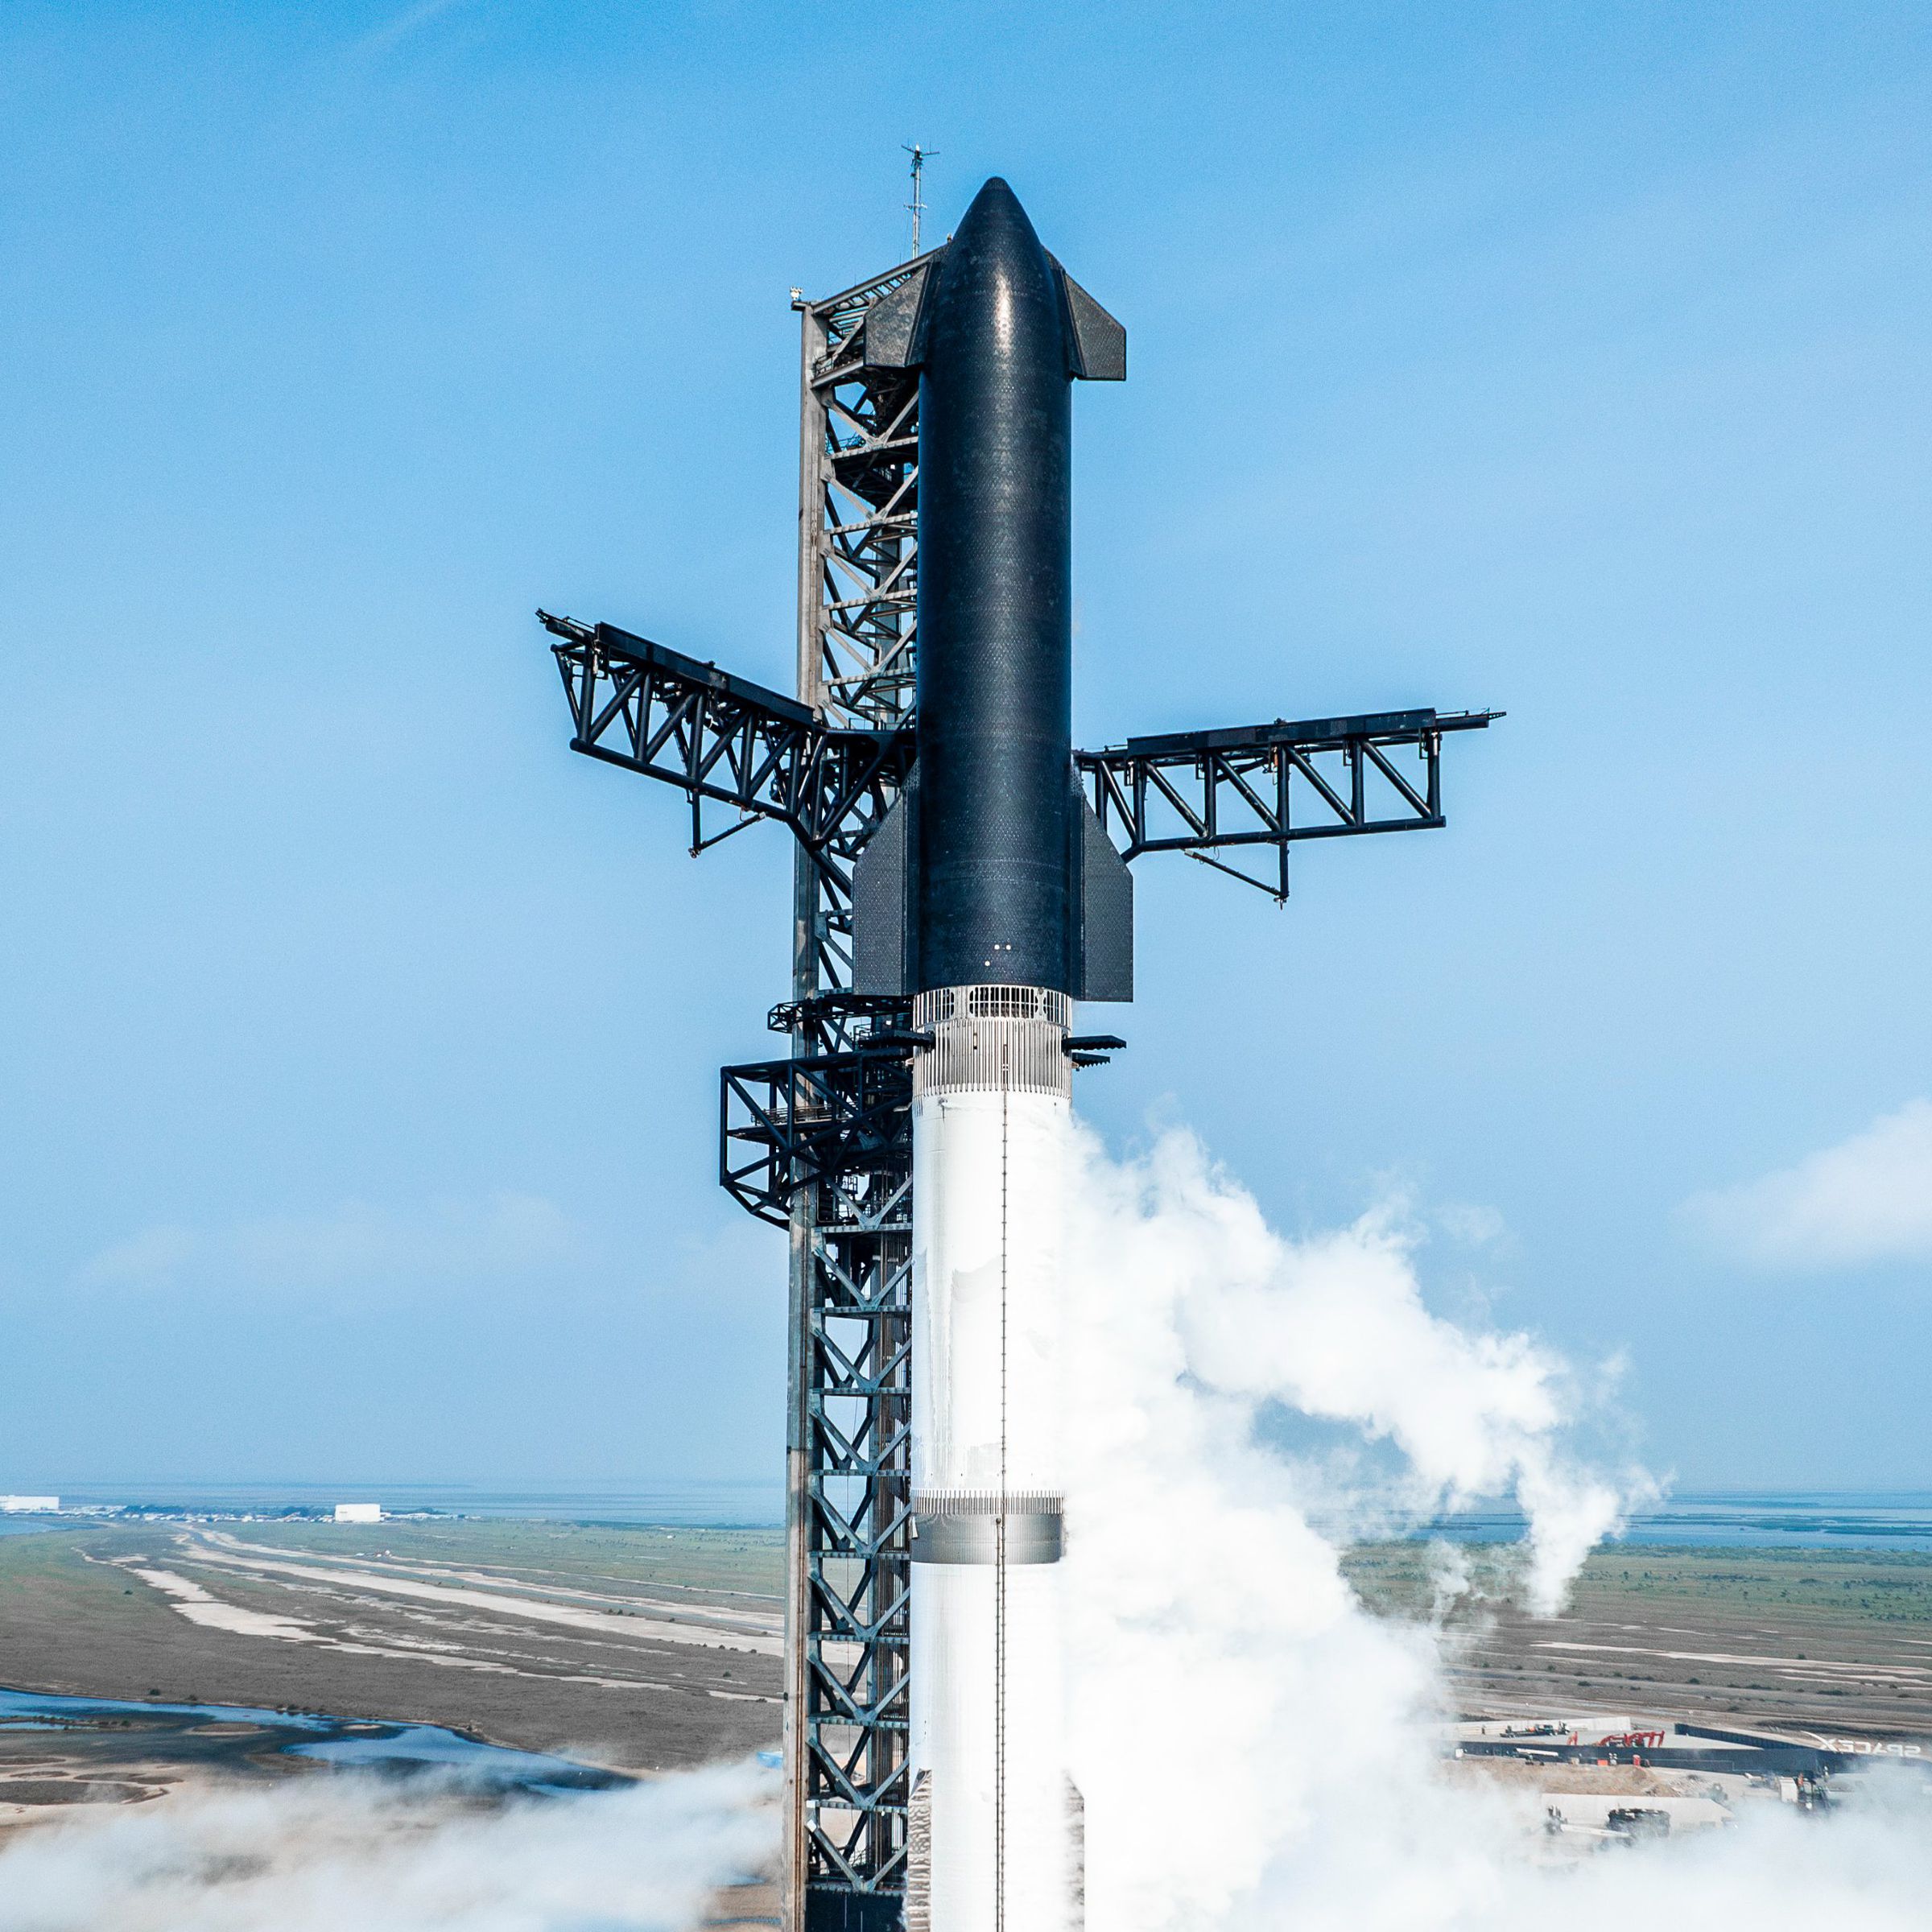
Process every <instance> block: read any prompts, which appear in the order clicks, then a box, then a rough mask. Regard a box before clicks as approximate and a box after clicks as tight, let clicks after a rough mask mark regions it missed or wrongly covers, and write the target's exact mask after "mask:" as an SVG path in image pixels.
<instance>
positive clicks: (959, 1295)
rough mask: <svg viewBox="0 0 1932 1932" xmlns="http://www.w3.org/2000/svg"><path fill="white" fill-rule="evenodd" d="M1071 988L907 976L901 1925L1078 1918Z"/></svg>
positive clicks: (937, 1929) (929, 1929) (934, 1931)
mask: <svg viewBox="0 0 1932 1932" xmlns="http://www.w3.org/2000/svg"><path fill="white" fill-rule="evenodd" d="M1070 1017H1071V1001H1069V1000H1068V999H1067V996H1066V995H1065V994H1064V993H1051V992H1047V991H1045V990H1042V989H1039V988H1036V987H1031V986H970V987H966V986H961V987H947V988H942V989H939V990H938V991H935V992H932V993H922V994H921V995H920V996H919V999H918V1001H917V1002H916V1004H915V1006H914V1025H915V1026H917V1027H918V1028H919V1030H921V1031H923V1032H927V1033H930V1034H931V1036H932V1039H933V1045H932V1047H931V1048H930V1049H929V1050H928V1051H926V1052H925V1053H923V1054H922V1055H920V1056H919V1060H918V1062H917V1063H916V1064H915V1067H914V1076H913V1079H914V1086H913V1094H914V1098H913V1128H912V1135H913V1203H914V1206H913V1262H912V1270H913V1272H912V1282H913V1286H912V1307H913V1347H912V1360H913V1379H912V1490H913V1511H914V1525H915V1528H914V1540H913V1553H912V1554H913V1561H912V1670H911V1682H912V1736H911V1747H910V1761H911V1769H912V1801H911V1802H912V1820H911V1831H910V1861H909V1862H910V1872H909V1876H908V1883H907V1888H906V1926H907V1928H908V1932H994V1929H995V1928H997V1929H998V1932H1066V1928H1067V1927H1068V1926H1079V1925H1080V1922H1081V1894H1082V1889H1083V1872H1082V1862H1083V1860H1082V1845H1081V1829H1080V1798H1079V1796H1078V1794H1077V1793H1076V1792H1075V1789H1074V1786H1073V1783H1072V1781H1071V1778H1070V1777H1069V1776H1068V1775H1067V1754H1066V1746H1065V1728H1066V1719H1065V1692H1064V1687H1063V1669H1062V1657H1061V1649H1062V1637H1061V1628H1060V1625H1061V1606H1060V1593H1061V1572H1060V1557H1061V1552H1062V1549H1063V1534H1062V1527H1061V1524H1062V1507H1063V1502H1062V1498H1063V1480H1064V1479H1063V1465H1062V1451H1061V1439H1060V1437H1061V1418H1062V1414H1063V1398H1062V1392H1061V1373H1062V1360H1063V1349H1064V1341H1063V1325H1064V1299H1065V1298H1064V1294H1063V1281H1062V1256H1063V1249H1064V1245H1065V1236H1064V1220H1065V1212H1066V1193H1065V1191H1066V1174H1067V1137H1068V1129H1069V1126H1070V1124H1071V1097H1070V1096H1071V1063H1070V1061H1069V1059H1068V1058H1067V1051H1066V1040H1067V1023H1068V1020H1069V1018H1070Z"/></svg>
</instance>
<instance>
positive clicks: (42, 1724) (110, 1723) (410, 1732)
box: [0, 1691, 630, 1793]
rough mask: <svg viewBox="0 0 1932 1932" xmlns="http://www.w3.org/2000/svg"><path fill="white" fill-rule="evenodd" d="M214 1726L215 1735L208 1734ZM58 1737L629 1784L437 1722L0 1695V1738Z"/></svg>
mask: <svg viewBox="0 0 1932 1932" xmlns="http://www.w3.org/2000/svg"><path fill="white" fill-rule="evenodd" d="M211 1725H219V1726H221V1727H222V1728H221V1730H220V1731H219V1732H211V1731H210V1730H209V1729H208V1727H209V1726H211ZM23 1731H44V1732H59V1733H60V1735H61V1736H62V1738H63V1740H64V1742H65V1741H66V1740H72V1741H74V1742H75V1743H76V1744H93V1746H95V1747H96V1748H97V1751H98V1750H105V1751H107V1752H113V1753H115V1754H117V1755H126V1754H129V1753H130V1746H132V1747H135V1748H136V1749H137V1750H138V1753H139V1754H141V1755H144V1756H151V1755H157V1754H158V1755H160V1756H163V1757H171V1758H175V1759H178V1760H179V1761H182V1762H184V1763H196V1764H200V1765H208V1766H211V1767H212V1766H226V1767H227V1768H229V1769H237V1768H240V1767H241V1766H242V1765H244V1764H245V1763H250V1762H252V1763H254V1764H257V1765H259V1763H260V1761H262V1759H263V1758H265V1757H281V1756H285V1757H304V1758H313V1759H316V1760H317V1761H320V1762H321V1763H324V1764H328V1765H341V1766H343V1767H345V1768H347V1767H351V1766H353V1767H356V1768H357V1769H379V1770H386V1771H395V1772H408V1771H428V1770H438V1771H444V1772H454V1773H457V1774H458V1775H459V1776H460V1777H461V1778H462V1779H463V1781H464V1783H465V1784H477V1785H483V1786H485V1787H487V1788H488V1789H489V1790H496V1791H506V1792H507V1791H542V1792H552V1793H560V1792H565V1791H601V1790H609V1788H610V1787H612V1786H613V1785H622V1784H628V1783H630V1779H628V1778H625V1777H620V1776H619V1775H618V1774H617V1773H615V1772H611V1771H603V1770H600V1769H597V1768H596V1767H595V1766H593V1765H579V1764H573V1763H572V1761H570V1760H569V1759H568V1758H564V1757H548V1756H546V1755H544V1754H543V1753H542V1752H534V1751H512V1750H509V1749H506V1748H504V1747H502V1746H501V1745H497V1744H480V1743H478V1742H477V1740H476V1739H474V1738H471V1737H464V1736H463V1735H462V1734H461V1733H460V1732H456V1731H447V1730H444V1728H442V1727H441V1726H440V1725H439V1724H382V1723H377V1722H374V1721H371V1720H369V1719H361V1718H347V1717H328V1716H324V1715H317V1714H315V1713H312V1712H307V1711H299V1712H298V1711H266V1710H258V1709H255V1708H254V1707H250V1706H248V1705H245V1704H164V1703H160V1702H159V1701H155V1702H153V1703H145V1702H139V1701H136V1700H134V1699H117V1698H108V1697H55V1696H52V1695H47V1693H44V1692H42V1691H0V1732H23Z"/></svg>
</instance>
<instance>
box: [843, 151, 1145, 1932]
mask: <svg viewBox="0 0 1932 1932" xmlns="http://www.w3.org/2000/svg"><path fill="white" fill-rule="evenodd" d="M865 353H866V358H867V361H869V362H870V363H872V364H873V365H886V366H890V367H899V368H904V369H917V370H918V371H919V689H918V704H917V711H916V716H917V720H918V733H919V737H918V743H919V755H918V759H917V762H916V765H915V766H914V771H913V774H912V779H911V782H910V784H909V785H908V786H907V788H906V791H905V792H904V793H903V794H902V797H901V799H900V801H899V803H898V805H897V806H896V807H894V810H893V811H892V813H891V814H890V816H889V817H888V818H887V819H886V822H885V824H883V825H882V826H881V828H880V829H879V831H878V832H877V834H876V835H875V836H874V837H873V840H872V841H871V842H870V844H869V845H868V847H867V848H866V850H865V853H864V855H863V857H861V861H860V864H859V866H858V869H857V876H856V877H855V880H854V884H853V901H852V903H853V915H854V945H855V962H854V973H853V983H854V985H855V987H856V988H857V990H859V991H861V992H870V993H898V994H901V995H907V996H910V997H911V999H912V1002H913V1026H914V1035H915V1038H918V1039H919V1042H920V1048H921V1050H920V1051H919V1053H918V1055H917V1057H916V1059H915V1061H914V1067H913V1094H914V1099H913V1173H914V1184H913V1201H914V1208H913V1250H914V1253H913V1276H912V1320H913V1357H912V1360H913V1368H912V1375H913V1385H912V1487H913V1498H912V1507H913V1513H914V1540H913V1546H912V1554H913V1563H912V1618H911V1629H912V1637H911V1641H912V1660H911V1662H912V1667H911V1695H912V1707H911V1735H910V1752H909V1757H910V1771H911V1779H912V1782H911V1790H910V1810H911V1820H910V1833H909V1838H910V1872H909V1878H908V1885H907V1894H906V1922H907V1927H908V1932H1065V1928H1067V1927H1068V1926H1077V1925H1079V1924H1080V1921H1081V1917H1082V1912H1081V1898H1082V1893H1083V1889H1084V1880H1083V1864H1084V1859H1083V1852H1082V1831H1081V1805H1080V1794H1079V1793H1078V1791H1077V1790H1076V1789H1075V1785H1074V1783H1073V1781H1072V1779H1071V1776H1070V1775H1069V1769H1068V1765H1067V1746H1066V1739H1065V1712H1064V1695H1065V1694H1064V1686H1063V1654H1062V1653H1063V1633H1062V1627H1061V1625H1062V1606H1061V1594H1062V1557H1063V1552H1064V1549H1065V1538H1064V1534H1063V1492H1064V1483H1065V1473H1064V1468H1063V1448H1064V1445H1063V1439H1062V1430H1063V1412H1064V1407H1065V1398H1064V1393H1063V1387H1062V1382H1063V1371H1064V1367H1065V1364H1066V1361H1067V1352H1068V1350H1069V1348H1071V1347H1073V1346H1075V1345H1076V1342H1075V1338H1074V1337H1072V1336H1071V1335H1069V1334H1068V1332H1067V1321H1066V1313H1065V1307H1064V1299H1065V1296H1064V1283H1063V1249H1064V1235H1063V1222H1064V1219H1065V1210H1066V1199H1065V1196H1066V1189H1067V1178H1068V1154H1067V1141H1068V1128H1069V1121H1070V1100H1071V1071H1072V1065H1073V1062H1072V1059H1071V1053H1070V1048H1069V1040H1070V1035H1071V1028H1072V1019H1073V1009H1074V1004H1075V1001H1080V1000H1125V999H1128V998H1130V997H1132V993H1133V931H1132V928H1133V897H1132V886H1131V884H1130V881H1129V875H1128V873H1127V869H1126V867H1125V865H1124V864H1123V862H1122V861H1121V858H1120V857H1119V856H1118V854H1117V852H1115V851H1114V849H1113V845H1112V844H1111V843H1110V842H1109V840H1108V838H1107V837H1106V836H1105V834H1104V832H1102V830H1101V828H1100V825H1099V824H1098V822H1097V820H1096V819H1095V818H1094V816H1093V814H1092V810H1091V808H1090V807H1088V804H1087V803H1086V800H1085V799H1084V795H1083V794H1082V791H1081V789H1080V786H1079V784H1078V782H1077V781H1076V778H1075V769H1074V762H1073V747H1072V737H1071V700H1072V622H1071V616H1072V582H1071V383H1072V382H1073V381H1074V380H1075V379H1076V378H1084V379H1088V380H1102V381H1118V380H1120V379H1121V378H1124V377H1125V374H1126V336H1125V331H1124V330H1123V329H1122V328H1121V325H1120V324H1118V323H1117V322H1116V321H1115V320H1114V319H1113V317H1112V316H1109V315H1108V313H1107V312H1106V311H1105V310H1104V309H1103V308H1100V305H1099V304H1098V303H1096V302H1095V301H1094V300H1093V299H1092V297H1091V296H1090V295H1088V294H1087V293H1086V291H1084V289H1082V288H1081V287H1080V286H1079V284H1078V283H1075V282H1074V281H1073V280H1072V279H1071V277H1069V276H1068V275H1067V274H1066V272H1065V271H1064V270H1063V269H1062V268H1061V267H1060V266H1059V263H1058V262H1056V261H1055V259H1054V258H1053V257H1052V256H1051V255H1050V254H1048V253H1047V250H1045V249H1044V248H1043V247H1042V246H1041V243H1040V240H1039V237H1038V235H1037V234H1035V233H1034V229H1033V225H1032V224H1031V222H1030V221H1028V220H1027V218H1026V212H1025V211H1024V209H1022V208H1021V206H1020V204H1019V203H1018V200H1016V199H1015V198H1014V196H1013V192H1012V190H1011V189H1010V188H1008V186H1007V185H1006V184H1005V182H1004V181H1001V180H997V179H996V180H991V181H989V182H988V183H987V184H986V185H985V187H984V188H982V189H981V190H980V193H979V195H978V196H977V197H976V200H974V202H973V204H972V207H971V208H970V209H969V210H968V213H967V214H966V217H965V218H964V221H962V222H961V223H960V227H959V229H958V231H957V233H956V234H955V235H954V236H953V237H952V240H951V241H949V242H947V245H946V246H945V247H944V248H943V250H939V251H938V252H937V253H936V254H934V255H931V256H930V257H928V258H926V260H925V261H924V262H923V264H922V266H920V267H919V269H918V270H916V271H915V273H914V275H911V276H910V278H908V279H907V280H906V283H903V284H902V286H901V287H900V288H899V289H898V290H897V291H894V294H893V295H891V296H890V297H888V298H887V299H886V300H885V301H884V302H882V303H880V304H879V305H878V306H877V308H875V309H874V311H873V314H872V315H871V316H870V317H869V319H868V321H867V324H866V345H865Z"/></svg>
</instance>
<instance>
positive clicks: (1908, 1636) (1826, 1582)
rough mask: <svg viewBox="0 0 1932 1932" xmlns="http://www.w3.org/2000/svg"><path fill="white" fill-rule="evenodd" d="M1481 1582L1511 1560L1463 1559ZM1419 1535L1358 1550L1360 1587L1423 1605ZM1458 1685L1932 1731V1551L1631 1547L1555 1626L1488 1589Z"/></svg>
mask: <svg viewBox="0 0 1932 1932" xmlns="http://www.w3.org/2000/svg"><path fill="white" fill-rule="evenodd" d="M1465 1554H1467V1555H1468V1558H1470V1560H1471V1563H1472V1568H1473V1570H1474V1572H1475V1575H1476V1579H1477V1581H1478V1584H1479V1587H1488V1588H1491V1589H1493V1588H1495V1587H1497V1586H1499V1585H1500V1583H1501V1581H1502V1580H1503V1575H1504V1573H1505V1571H1507V1569H1508V1567H1509V1565H1510V1564H1511V1563H1513V1561H1514V1558H1513V1555H1512V1554H1511V1553H1509V1551H1508V1550H1504V1549H1501V1548H1498V1547H1495V1546H1491V1547H1488V1548H1483V1547H1478V1548H1476V1549H1473V1550H1468V1551H1467V1552H1466V1553H1465ZM1427 1563H1428V1559H1427V1556H1426V1551H1424V1550H1422V1549H1421V1548H1419V1547H1418V1546H1416V1545H1414V1544H1401V1545H1381V1546H1372V1547H1367V1548H1364V1549H1360V1550H1356V1551H1354V1552H1352V1554H1351V1555H1350V1557H1349V1558H1348V1566H1347V1567H1348V1572H1349V1575H1350V1576H1351V1578H1352V1579H1353V1581H1354V1582H1355V1583H1356V1588H1357V1589H1358V1590H1359V1591H1360V1593H1361V1595H1362V1596H1363V1597H1364V1600H1367V1601H1368V1602H1369V1603H1370V1604H1372V1605H1373V1606H1374V1607H1376V1608H1378V1609H1381V1610H1383V1611H1385V1612H1389V1613H1392V1614H1406V1615H1413V1614H1416V1613H1418V1612H1426V1609H1427V1608H1428V1605H1429V1602H1430V1594H1431V1591H1430V1580H1429V1574H1428V1567H1427ZM1447 1632H1448V1635H1449V1638H1450V1645H1451V1656H1452V1657H1453V1659H1454V1666H1455V1668H1454V1682H1455V1687H1456V1689H1457V1691H1459V1694H1460V1695H1462V1696H1463V1698H1464V1699H1465V1700H1466V1701H1467V1702H1468V1703H1471V1704H1472V1705H1473V1704H1476V1703H1488V1704H1489V1705H1491V1706H1492V1707H1495V1708H1496V1709H1498V1710H1507V1711H1529V1710H1532V1709H1535V1708H1538V1707H1543V1706H1546V1705H1548V1704H1550V1703H1563V1702H1571V1703H1576V1702H1582V1703H1596V1704H1598V1705H1602V1704H1604V1703H1618V1704H1623V1703H1629V1704H1630V1705H1632V1706H1633V1707H1637V1708H1641V1709H1642V1710H1644V1711H1649V1712H1651V1713H1653V1714H1655V1715H1663V1716H1672V1717H1682V1718H1686V1719H1691V1720H1693V1721H1697V1720H1703V1721H1707V1722H1714V1723H1721V1722H1722V1721H1724V1719H1730V1720H1732V1721H1742V1722H1744V1723H1747V1724H1766V1725H1773V1726H1779V1727H1782V1728H1789V1729H1795V1730H1810V1731H1818V1732H1827V1733H1829V1734H1831V1735H1843V1736H1854V1737H1865V1738H1897V1739H1910V1740H1932V1554H1926V1555H1919V1554H1915V1553H1907V1552H1897V1551H1890V1550H1704V1549H1699V1550H1686V1549H1681V1548H1676V1547H1666V1546H1655V1545H1651V1546H1640V1545H1633V1544H1619V1545H1615V1546H1611V1547H1610V1548H1608V1549H1604V1550H1599V1551H1597V1552H1596V1554H1595V1555H1593V1556H1592V1557H1591V1558H1590V1560H1589V1562H1588V1563H1587V1564H1586V1565H1585V1567H1584V1569H1583V1575H1582V1576H1581V1577H1580V1578H1579V1580H1578V1583H1577V1586H1576V1588H1575V1591H1574V1593H1573V1595H1572V1597H1571V1603H1570V1605H1569V1607H1568V1608H1567V1610H1566V1612H1565V1613H1564V1614H1563V1616H1562V1617H1560V1618H1558V1619H1554V1620H1547V1621H1544V1620H1537V1619H1534V1618H1530V1617H1528V1616H1524V1615H1523V1614H1522V1613H1521V1612H1520V1611H1517V1610H1513V1609H1510V1608H1507V1607H1504V1606H1501V1605H1499V1604H1495V1603H1493V1602H1486V1601H1484V1600H1482V1599H1481V1598H1480V1597H1479V1598H1478V1599H1477V1600H1475V1601H1473V1602H1468V1603H1465V1604H1461V1605H1459V1606H1458V1607H1457V1608H1455V1610H1454V1611H1453V1612H1451V1615H1450V1616H1448V1618H1447Z"/></svg>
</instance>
